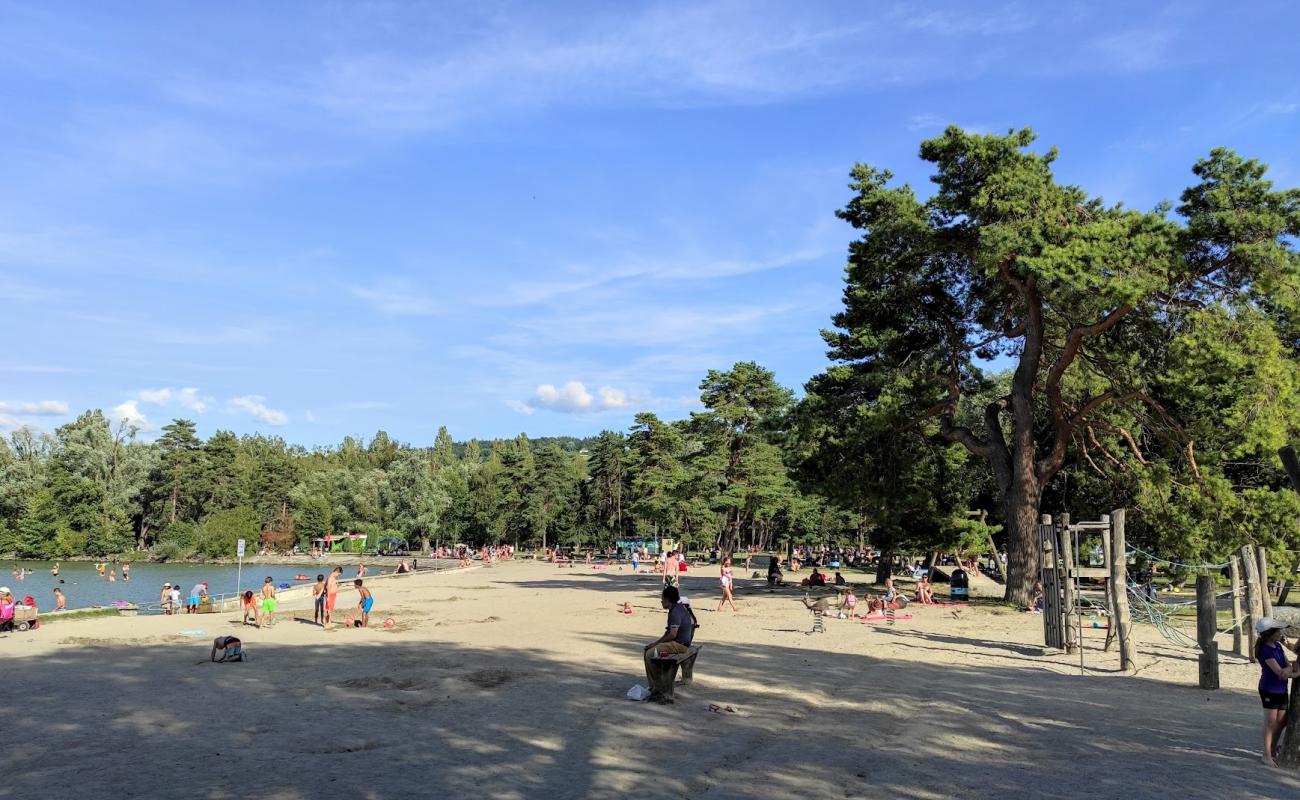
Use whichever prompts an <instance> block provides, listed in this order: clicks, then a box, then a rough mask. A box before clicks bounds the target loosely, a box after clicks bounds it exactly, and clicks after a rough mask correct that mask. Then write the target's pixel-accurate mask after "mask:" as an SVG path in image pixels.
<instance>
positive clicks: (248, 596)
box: [243, 589, 262, 627]
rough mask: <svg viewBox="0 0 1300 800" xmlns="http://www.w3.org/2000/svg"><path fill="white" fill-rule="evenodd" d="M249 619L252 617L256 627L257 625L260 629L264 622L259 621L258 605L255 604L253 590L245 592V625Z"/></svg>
mask: <svg viewBox="0 0 1300 800" xmlns="http://www.w3.org/2000/svg"><path fill="white" fill-rule="evenodd" d="M249 617H252V619H253V624H254V625H257V626H259V627H260V626H261V624H262V621H261V620H260V619H258V617H259V614H258V611H257V605H256V604H254V602H253V590H252V589H247V590H245V592H244V621H243V624H244V625H247V624H248V619H249Z"/></svg>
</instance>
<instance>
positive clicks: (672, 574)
mask: <svg viewBox="0 0 1300 800" xmlns="http://www.w3.org/2000/svg"><path fill="white" fill-rule="evenodd" d="M677 572H678V570H677V551H676V550H674V551H672V552H671V553H669V554H668V557H667V558H665V559H664V577H663V584H664V586H676V585H677Z"/></svg>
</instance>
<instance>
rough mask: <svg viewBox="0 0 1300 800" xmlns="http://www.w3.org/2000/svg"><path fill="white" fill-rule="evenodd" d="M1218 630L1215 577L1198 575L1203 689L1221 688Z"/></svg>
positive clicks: (1197, 601) (1198, 636)
mask: <svg viewBox="0 0 1300 800" xmlns="http://www.w3.org/2000/svg"><path fill="white" fill-rule="evenodd" d="M1217 632H1218V607H1217V606H1216V605H1215V602H1214V578H1212V577H1210V576H1209V575H1198V576H1196V644H1197V645H1198V646H1200V648H1201V655H1200V658H1199V661H1200V668H1201V669H1200V673H1201V684H1200V685H1201V688H1202V689H1217V688H1219V643H1218V642H1216V641H1214V636H1215V634H1216V633H1217Z"/></svg>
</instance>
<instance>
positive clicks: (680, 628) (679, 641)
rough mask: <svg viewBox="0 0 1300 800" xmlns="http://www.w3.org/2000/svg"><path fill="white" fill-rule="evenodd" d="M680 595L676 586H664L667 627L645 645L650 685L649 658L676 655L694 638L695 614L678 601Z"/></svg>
mask: <svg viewBox="0 0 1300 800" xmlns="http://www.w3.org/2000/svg"><path fill="white" fill-rule="evenodd" d="M680 599H681V595H680V594H679V593H678V591H677V587H676V586H665V587H664V593H663V597H662V598H661V600H662V603H663V607H664V608H666V609H668V627H667V628H665V629H664V635H663V636H660V637H659V638H658V639H655V640H654V641H653V642H651V643H650V644H648V645H646V646H645V677H646V682H647V683H648V684H649V685H650V686H654V678H653V677H651V675H650V659H652V658H654V657H655V656H656V655H665V656H666V655H676V654H678V653H686V652H689V651H690V649H691V640H692V639H694V638H695V614H694V612H692V611H691V607H690V606H688V605H683V604H682V603H680V602H678V600H680Z"/></svg>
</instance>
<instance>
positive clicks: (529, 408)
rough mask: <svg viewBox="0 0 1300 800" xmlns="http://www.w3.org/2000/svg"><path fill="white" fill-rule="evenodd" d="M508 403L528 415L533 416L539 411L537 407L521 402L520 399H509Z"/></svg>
mask: <svg viewBox="0 0 1300 800" xmlns="http://www.w3.org/2000/svg"><path fill="white" fill-rule="evenodd" d="M506 405H508V406H510V407H511V408H512V409H514V410H515V411H518V412H519V413H520V414H523V415H524V416H526V417H531V416H532V415H533V413H534V412H536V411H537V409H535V408H533V407H532V406H530V405H528V404H527V403H521V402H519V401H518V400H510V401H507V402H506Z"/></svg>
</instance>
